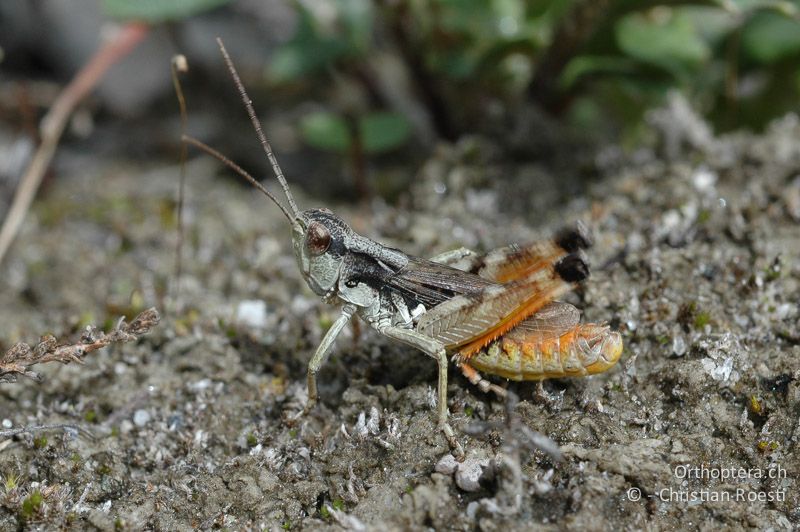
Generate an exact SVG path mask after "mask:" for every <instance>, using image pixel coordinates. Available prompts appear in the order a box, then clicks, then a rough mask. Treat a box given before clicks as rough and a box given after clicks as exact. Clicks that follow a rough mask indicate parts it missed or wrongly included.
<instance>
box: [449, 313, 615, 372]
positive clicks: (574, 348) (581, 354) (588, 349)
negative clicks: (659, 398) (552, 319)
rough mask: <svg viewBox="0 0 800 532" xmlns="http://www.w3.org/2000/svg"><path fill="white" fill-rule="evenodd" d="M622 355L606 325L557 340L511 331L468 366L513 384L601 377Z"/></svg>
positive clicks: (584, 328) (581, 329)
mask: <svg viewBox="0 0 800 532" xmlns="http://www.w3.org/2000/svg"><path fill="white" fill-rule="evenodd" d="M621 354H622V337H621V336H620V334H619V333H618V332H616V331H612V330H610V329H609V327H608V326H606V325H596V324H594V323H584V324H581V325H576V326H575V327H573V328H571V329H569V330H568V331H566V332H564V333H563V334H562V335H560V336H553V337H547V336H543V335H541V334H531V333H530V332H528V331H525V330H512V331H510V332H509V333H508V334H506V335H505V336H503V337H502V338H498V339H497V340H494V341H493V342H491V343H490V344H489V345H487V346H486V347H485V348H484V349H482V350H481V351H479V352H478V353H476V354H475V355H473V356H471V357H469V359H468V361H467V360H465V361H464V362H468V363H469V365H471V366H472V367H474V368H475V369H477V370H478V371H483V372H485V373H491V374H493V375H498V376H501V377H505V378H507V379H511V380H516V381H531V380H542V379H550V378H555V377H580V376H584V375H592V374H595V373H602V372H604V371H606V370H607V369H609V368H610V367H612V366H614V364H616V363H617V361H618V360H619V357H620V355H621Z"/></svg>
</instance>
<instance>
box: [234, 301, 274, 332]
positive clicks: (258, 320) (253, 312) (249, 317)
mask: <svg viewBox="0 0 800 532" xmlns="http://www.w3.org/2000/svg"><path fill="white" fill-rule="evenodd" d="M236 321H237V322H239V323H241V324H242V325H247V326H248V327H253V328H263V327H265V326H266V325H267V304H266V303H265V302H264V301H261V300H260V299H249V300H245V301H241V302H240V303H239V306H238V307H237V308H236Z"/></svg>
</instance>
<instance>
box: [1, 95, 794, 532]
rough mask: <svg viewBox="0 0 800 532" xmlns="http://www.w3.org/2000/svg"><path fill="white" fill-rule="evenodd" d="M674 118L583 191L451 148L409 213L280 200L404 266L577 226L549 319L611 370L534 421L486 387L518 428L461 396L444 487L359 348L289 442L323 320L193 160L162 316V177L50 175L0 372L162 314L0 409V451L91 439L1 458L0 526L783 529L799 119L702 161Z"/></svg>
mask: <svg viewBox="0 0 800 532" xmlns="http://www.w3.org/2000/svg"><path fill="white" fill-rule="evenodd" d="M673 103H674V102H673ZM673 111H674V109H672V110H670V109H669V108H668V109H667V110H665V111H664V110H662V112H661V114H660V115H659V114H658V113H655V114H654V115H653V123H654V126H653V127H654V132H655V133H656V134H657V135H658V137H659V138H660V139H661V142H660V144H659V145H660V148H659V149H657V150H649V149H642V150H639V151H637V152H635V153H633V154H628V155H625V154H623V153H622V152H621V151H620V150H618V149H615V148H613V147H608V148H604V149H603V150H600V151H598V152H597V153H596V154H595V155H594V157H593V160H592V165H591V167H589V168H588V169H586V170H584V171H585V172H587V173H588V174H589V175H590V176H591V179H590V180H589V181H588V183H589V184H586V182H585V181H584V182H583V184H582V185H580V186H579V187H576V186H575V185H574V183H573V184H567V185H565V184H564V179H563V178H562V177H561V176H557V175H552V174H549V173H548V172H547V171H546V170H545V169H543V168H542V167H540V166H537V165H536V164H532V163H514V162H509V160H507V159H505V158H504V157H503V155H502V151H501V150H499V149H498V148H497V147H496V146H493V145H491V144H489V143H488V142H486V141H485V140H479V139H465V140H463V141H461V142H460V143H459V144H457V145H455V146H441V147H440V148H438V149H437V150H436V152H435V153H434V155H433V156H432V157H431V158H430V160H429V161H428V162H427V163H426V164H425V166H424V167H423V168H421V169H419V170H414V171H410V172H417V176H416V178H415V179H414V185H413V186H412V187H411V189H410V191H409V193H408V194H406V195H405V197H404V199H403V201H402V202H401V203H400V205H402V207H394V206H388V205H386V204H385V203H383V202H380V201H374V202H373V203H372V204H371V205H370V206H369V207H368V208H361V209H355V208H353V207H350V208H348V207H345V206H339V205H333V204H330V203H328V202H325V201H324V200H322V199H320V198H316V199H310V198H308V197H306V196H303V195H301V194H300V193H299V192H298V196H299V197H298V200H299V202H300V203H301V205H302V206H305V207H310V206H314V205H320V204H326V206H328V207H329V208H332V209H335V210H336V211H337V212H339V213H340V214H341V215H342V216H343V217H344V218H345V219H346V220H348V221H349V222H351V223H352V225H353V227H354V228H355V229H356V230H357V231H360V232H362V233H364V234H367V235H369V236H371V237H374V238H377V239H379V240H381V241H383V242H384V243H386V244H390V245H393V246H396V247H401V248H403V249H405V250H407V251H409V252H413V253H417V254H421V255H432V254H435V253H438V252H441V251H444V250H447V249H452V248H454V247H458V246H461V245H465V246H468V247H472V248H476V249H480V250H487V249H491V248H493V247H497V246H500V245H503V244H506V243H508V242H513V241H521V242H524V241H529V240H533V239H535V238H541V237H544V236H547V235H549V234H551V233H552V232H553V231H554V230H556V229H557V228H558V227H560V226H561V225H562V224H565V223H569V222H571V221H574V220H577V219H582V220H584V221H586V222H587V223H588V224H589V226H590V227H591V228H592V230H593V232H594V236H595V240H596V245H595V247H594V248H592V250H590V259H591V263H592V265H593V272H592V277H591V278H590V279H589V280H588V281H587V282H586V283H585V285H584V287H583V288H582V289H581V290H580V291H579V292H578V293H576V294H572V295H570V296H569V297H568V298H567V299H568V300H569V301H571V302H574V303H575V304H576V305H577V306H578V307H579V308H581V309H582V311H583V313H584V319H585V320H587V321H599V322H602V321H607V322H609V323H610V324H611V325H612V326H613V327H614V328H616V329H618V330H619V331H621V332H622V334H623V337H624V341H625V352H624V354H623V357H622V361H621V362H620V364H619V365H618V366H617V367H615V368H613V369H612V370H611V371H609V372H608V373H606V374H603V375H599V376H596V377H592V378H587V379H576V380H558V381H551V382H548V383H546V384H545V391H546V393H547V397H541V396H538V395H537V393H536V386H535V384H533V383H519V384H518V383H510V384H507V383H504V382H503V380H502V379H494V381H495V382H497V383H502V384H503V385H504V386H505V385H507V386H508V388H509V390H511V391H513V392H514V393H515V394H516V395H517V396H519V398H520V401H519V403H518V404H517V405H516V407H515V408H513V409H512V415H511V417H510V418H509V419H507V416H506V409H505V408H504V405H503V404H502V403H501V402H499V401H498V400H496V399H495V398H494V397H492V396H487V395H484V394H482V393H481V392H480V391H478V390H477V389H475V388H474V387H472V386H471V385H470V384H469V383H468V382H467V381H466V380H465V379H464V378H463V377H461V376H460V375H459V374H458V372H457V371H451V378H450V389H449V401H450V402H449V408H450V412H451V414H452V424H453V426H454V428H455V429H456V432H457V433H458V438H459V441H460V442H461V444H462V445H463V446H464V448H465V449H466V450H467V459H466V460H465V462H464V463H462V464H460V465H456V464H453V463H452V462H450V461H449V460H448V458H447V457H448V455H449V452H448V446H447V443H446V442H445V440H444V438H443V437H442V436H441V434H440V433H439V432H438V431H437V430H436V425H435V422H434V416H433V407H434V404H435V396H434V391H433V390H434V386H435V382H436V368H435V364H433V363H432V362H431V361H430V360H429V359H427V358H426V357H425V356H423V355H422V354H421V353H418V352H415V351H414V350H412V349H409V348H406V347H403V346H399V345H396V344H393V343H391V342H389V341H387V340H386V339H385V338H381V337H379V336H377V335H376V334H374V333H373V332H371V331H368V330H366V329H365V328H364V327H360V328H356V327H353V328H348V329H346V330H345V332H344V334H343V335H342V337H340V339H339V341H338V344H337V348H336V352H335V354H334V355H333V356H332V358H331V360H330V362H329V363H328V364H327V365H326V366H325V368H324V369H323V371H322V372H321V374H320V384H321V394H322V401H321V405H320V406H319V407H318V408H317V409H316V410H315V411H314V412H313V413H312V415H310V416H309V417H307V418H305V419H303V420H302V421H301V422H299V423H296V424H290V423H287V421H286V420H287V418H288V417H289V416H292V415H293V414H295V413H297V412H298V411H299V409H300V408H301V406H302V404H303V401H304V400H305V384H304V372H305V364H306V363H307V361H308V359H309V357H310V355H311V353H312V351H313V349H314V347H315V346H316V345H317V343H318V342H319V341H320V339H321V336H322V334H323V332H324V330H325V329H326V328H327V327H328V326H330V324H331V322H332V320H333V319H335V317H336V309H335V308H334V307H329V306H326V305H324V304H323V303H321V302H320V301H318V300H317V299H316V298H315V297H314V296H313V294H312V293H311V292H310V291H309V290H308V288H306V287H305V285H304V283H303V282H302V279H301V278H300V276H299V274H298V272H297V271H296V268H295V265H294V261H293V259H292V257H291V254H290V241H289V234H288V228H287V227H286V224H285V221H284V220H283V219H282V217H281V216H280V213H279V212H277V210H276V209H275V208H274V207H273V206H271V205H270V204H268V203H267V202H265V201H264V199H263V198H262V197H261V196H260V195H258V194H257V193H255V192H254V191H253V190H252V189H249V188H246V187H243V186H239V184H238V183H236V182H234V181H233V180H231V179H222V178H220V177H219V175H218V174H219V173H220V172H221V171H220V170H219V168H218V167H217V165H216V164H214V163H213V162H211V161H209V160H207V159H204V158H197V159H195V160H194V161H193V162H192V163H191V164H190V166H189V175H190V182H191V183H192V187H191V191H190V193H189V198H188V200H187V202H188V203H187V207H188V211H187V234H186V246H185V259H184V267H185V274H184V277H183V279H182V282H181V294H182V306H181V310H180V312H175V310H174V309H173V308H170V305H169V304H168V303H167V302H166V299H165V295H166V294H167V292H168V290H169V285H170V284H171V283H172V282H173V280H174V279H173V277H172V271H173V264H174V242H175V230H174V228H175V219H174V215H173V205H174V202H173V196H174V190H175V183H176V176H177V168H176V167H175V165H174V162H170V161H151V162H150V163H148V164H147V165H146V166H143V165H141V164H131V163H120V162H118V161H113V160H107V159H102V158H98V157H97V156H95V155H93V154H92V153H89V152H86V151H83V152H82V151H79V150H77V149H72V150H70V149H65V150H63V151H62V153H61V154H60V156H59V159H58V162H57V166H56V174H57V178H56V179H54V180H52V182H51V183H50V184H49V186H48V187H47V189H46V190H44V191H43V194H42V195H41V197H40V199H39V201H38V203H37V204H36V205H35V208H34V210H33V212H32V213H31V216H30V217H29V219H28V221H27V223H26V225H25V227H24V230H23V233H22V235H21V237H20V239H19V240H18V242H17V243H16V245H15V247H14V248H13V250H12V253H11V254H10V257H9V258H8V260H7V261H6V262H5V263H4V264H3V265H2V275H0V297H2V300H3V301H4V304H3V305H2V308H0V338H2V339H3V342H4V344H5V347H8V346H10V344H11V343H12V342H14V341H18V340H24V341H27V342H35V341H36V340H37V338H38V336H39V335H40V334H44V333H46V332H52V333H54V334H56V335H57V336H58V337H59V338H63V339H74V338H76V337H77V336H78V335H79V331H80V330H81V329H82V328H83V327H84V326H85V325H86V324H88V323H94V324H98V325H105V326H106V327H109V326H111V325H113V323H114V322H115V321H116V319H117V318H118V317H119V316H120V315H128V316H132V315H133V314H135V313H136V312H137V311H139V310H141V309H143V308H146V307H149V306H152V305H155V306H157V307H159V309H160V310H161V312H162V314H163V316H164V317H163V320H162V322H161V324H160V325H159V327H157V329H156V330H155V331H154V332H152V333H151V334H150V335H149V336H147V337H146V338H145V339H144V340H143V341H141V342H139V343H137V344H126V345H123V346H118V347H113V348H110V349H106V350H104V351H100V352H97V353H93V354H92V355H91V356H90V357H88V358H87V361H86V362H87V363H86V364H85V365H84V366H78V365H69V366H60V365H59V366H55V365H51V366H50V367H46V368H42V371H43V373H44V375H45V380H44V382H42V383H40V384H38V383H34V382H31V381H20V382H18V383H16V384H2V385H0V421H2V423H3V425H2V427H0V429H5V430H7V429H13V428H18V427H22V426H31V427H33V426H39V425H49V424H67V425H69V426H70V427H80V428H83V429H86V430H87V431H88V432H89V433H91V435H93V436H92V437H90V436H88V435H86V434H84V433H83V432H81V431H78V430H77V429H76V428H66V429H59V430H35V431H32V432H31V433H24V434H19V435H16V436H13V437H0V475H1V476H2V479H3V485H2V486H0V529H3V530H7V529H15V528H30V529H37V528H41V529H52V528H57V527H80V528H91V527H97V528H99V529H102V530H114V529H116V530H119V529H123V530H128V529H130V530H137V529H147V528H149V529H160V530H187V529H191V528H202V529H207V528H216V527H220V528H229V529H270V530H277V529H282V528H283V529H290V530H304V529H340V528H342V527H344V528H347V529H354V530H362V529H369V530H386V529H389V530H401V529H420V528H435V529H464V530H471V529H481V530H528V529H531V528H541V529H562V528H567V529H587V528H588V529H614V530H621V529H643V528H652V529H662V528H684V527H686V526H690V527H697V528H700V529H708V530H711V529H713V530H720V529H726V528H728V529H739V528H740V527H745V528H757V529H774V530H789V529H792V528H793V527H797V526H799V525H800V458H798V445H799V443H800V370H798V368H799V367H800V364H799V363H798V360H800V328H799V327H798V316H799V315H798V303H797V302H798V298H799V297H800V225H798V222H800V143H799V142H797V139H798V138H800V120H798V118H797V117H796V116H787V117H786V118H784V119H782V120H780V121H778V122H776V123H774V124H773V125H772V126H771V127H770V128H769V130H768V131H766V132H765V133H764V134H762V135H750V134H737V135H731V136H725V137H720V138H716V137H714V136H712V135H711V134H709V133H708V131H707V130H705V129H704V127H703V125H702V124H698V123H696V121H692V120H686V119H684V118H683V117H682V115H681V113H678V112H673ZM576 188H578V191H577V192H576V190H575V189H576ZM565 192H568V194H566V196H567V197H566V198H564V196H565V194H564V193H565ZM490 378H491V377H490ZM525 429H532V430H535V431H539V432H541V433H542V434H544V435H546V436H547V437H549V438H551V439H552V441H554V442H555V443H556V444H557V445H558V446H559V447H560V449H561V453H562V454H563V460H562V461H561V462H558V461H556V460H554V459H553V458H551V457H550V456H548V455H547V454H545V453H543V452H542V451H541V450H537V449H535V448H534V446H532V445H531V442H530V434H529V431H527V432H526V430H525ZM454 468H455V472H453V469H454ZM721 475H725V476H727V477H731V476H733V477H734V478H724V479H722V478H718V477H719V476H721ZM759 475H760V478H758V477H759ZM692 495H694V498H693V500H688V499H690V498H692ZM670 497H672V500H670ZM749 499H754V500H749Z"/></svg>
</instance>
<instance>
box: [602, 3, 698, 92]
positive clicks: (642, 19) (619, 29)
mask: <svg viewBox="0 0 800 532" xmlns="http://www.w3.org/2000/svg"><path fill="white" fill-rule="evenodd" d="M614 32H615V36H616V40H617V45H618V46H619V48H620V49H621V50H622V51H623V52H625V54H627V55H628V56H630V57H633V58H634V59H638V60H639V61H642V62H645V63H650V64H652V65H656V66H658V67H660V68H663V69H665V70H667V71H669V72H670V73H671V74H672V75H673V76H675V77H679V78H680V77H687V76H688V75H690V74H691V73H693V72H694V71H695V70H697V69H698V68H699V67H700V66H701V64H702V63H704V62H705V61H706V60H707V59H708V58H709V57H710V55H711V52H710V50H709V48H708V45H707V44H706V42H705V41H704V40H703V39H701V38H700V36H699V34H698V32H697V30H696V28H695V27H694V24H693V23H692V20H691V18H690V17H689V16H688V15H687V14H686V13H684V12H682V11H681V10H679V9H671V8H664V7H661V8H656V9H651V10H650V11H648V12H647V13H633V14H630V15H627V16H625V17H623V18H622V19H620V20H619V21H617V23H616V25H615V27H614Z"/></svg>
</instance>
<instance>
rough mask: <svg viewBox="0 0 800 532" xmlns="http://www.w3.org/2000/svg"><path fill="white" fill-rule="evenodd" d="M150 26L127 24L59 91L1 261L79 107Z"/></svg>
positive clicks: (0, 232)
mask: <svg viewBox="0 0 800 532" xmlns="http://www.w3.org/2000/svg"><path fill="white" fill-rule="evenodd" d="M147 32H148V26H146V25H144V24H141V23H131V24H127V25H125V26H123V27H122V29H120V31H119V32H118V33H117V34H116V35H115V36H114V37H113V38H112V39H111V40H109V41H108V42H106V43H104V44H103V45H102V46H101V48H100V49H99V50H98V51H97V52H96V53H95V54H94V56H92V58H91V59H90V60H89V62H88V63H87V64H86V66H84V67H83V69H81V71H80V72H78V74H77V75H76V76H75V78H73V80H72V81H71V82H70V84H69V85H67V86H66V88H65V89H64V90H63V91H62V92H61V93H60V94H59V96H58V98H57V99H56V101H55V103H54V104H53V107H52V108H50V111H48V113H47V115H45V117H44V118H43V119H42V125H41V127H40V130H41V137H42V142H41V144H40V145H39V148H38V149H37V150H36V153H35V154H34V156H33V159H32V160H31V163H30V165H29V166H28V169H27V170H26V172H25V174H24V175H23V176H22V179H21V180H20V183H19V186H18V187H17V191H16V193H15V194H14V202H13V203H12V204H11V208H10V209H9V211H8V214H7V215H6V219H5V220H4V222H3V227H2V229H0V262H2V260H3V258H4V257H5V255H6V252H7V251H8V248H9V247H10V246H11V243H12V242H13V241H14V238H15V237H16V236H17V233H18V232H19V228H20V226H21V225H22V221H23V220H24V219H25V214H26V213H27V212H28V209H29V208H30V206H31V202H32V201H33V198H34V196H35V195H36V191H37V190H38V189H39V185H40V184H41V182H42V177H43V176H44V173H45V171H47V167H48V166H49V165H50V161H51V160H52V159H53V154H55V151H56V147H57V146H58V141H59V139H60V138H61V134H62V133H63V132H64V128H65V127H66V124H67V121H68V120H69V117H70V115H72V112H73V111H74V110H75V107H76V106H77V105H78V102H80V101H81V100H82V99H83V98H84V97H85V96H86V95H87V94H88V93H89V92H90V91H91V90H92V89H93V88H94V87H95V86H96V85H97V83H98V82H99V81H100V80H101V79H102V78H103V76H104V75H105V73H106V71H107V70H108V69H109V67H111V65H113V64H115V63H117V62H118V61H119V60H120V59H121V58H123V57H125V56H126V55H127V54H128V53H129V52H130V51H131V50H133V48H134V47H135V46H136V45H137V44H139V42H141V41H142V40H143V39H144V37H145V36H146V35H147Z"/></svg>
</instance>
